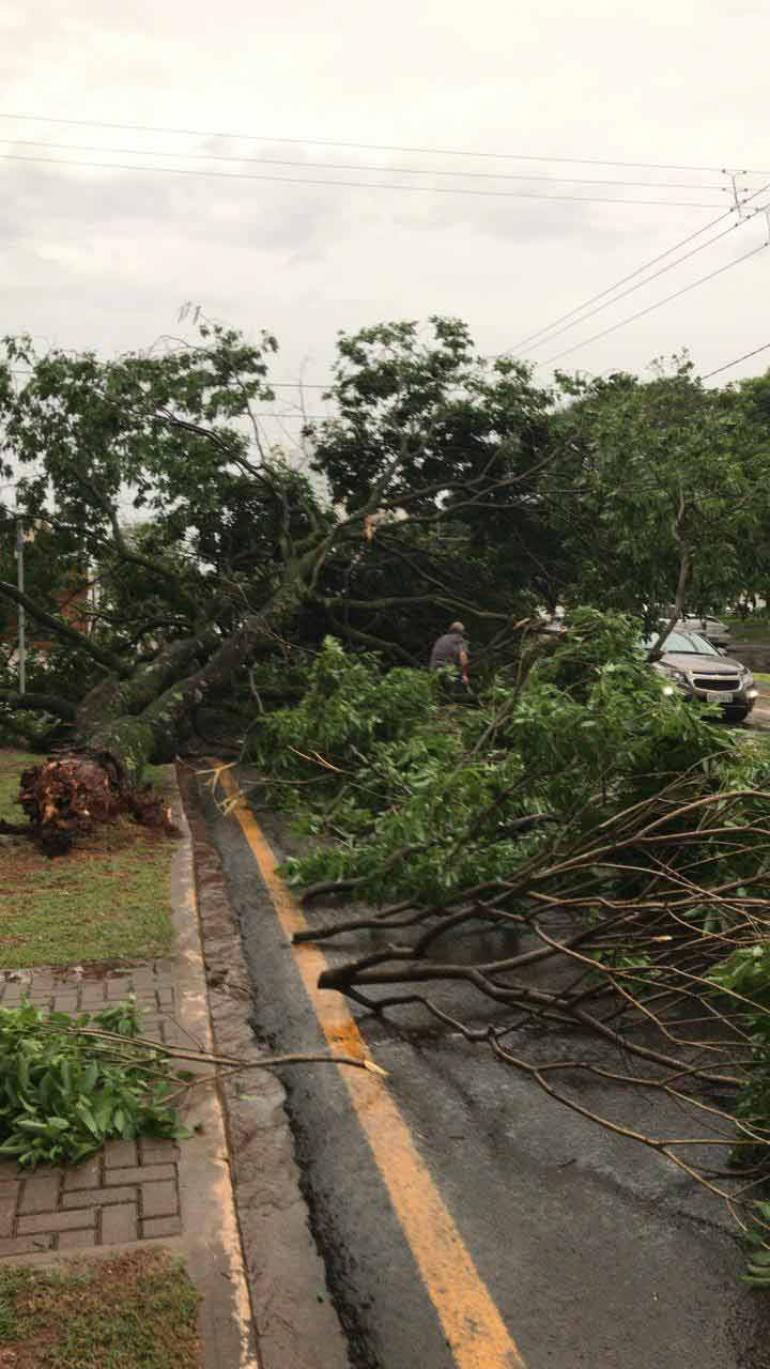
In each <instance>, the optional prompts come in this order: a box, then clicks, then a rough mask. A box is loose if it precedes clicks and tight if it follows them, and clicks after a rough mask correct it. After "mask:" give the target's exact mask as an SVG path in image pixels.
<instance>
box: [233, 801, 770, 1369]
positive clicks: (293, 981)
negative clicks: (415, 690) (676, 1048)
mask: <svg viewBox="0 0 770 1369" xmlns="http://www.w3.org/2000/svg"><path fill="white" fill-rule="evenodd" d="M208 816H209V822H210V830H211V833H212V837H213V840H214V841H215V843H216V845H217V846H218V848H219V851H220V853H221V856H222V859H223V864H224V868H225V872H226V876H227V880H228V885H229V890H230V896H231V899H232V902H233V906H234V908H235V910H236V912H237V914H238V916H239V919H240V921H241V926H242V931H243V939H244V947H245V951H246V956H247V960H248V964H249V967H250V973H251V976H252V983H253V992H254V1009H253V1012H254V1019H253V1020H254V1025H255V1029H256V1031H257V1033H258V1035H259V1036H260V1037H261V1038H262V1039H263V1040H264V1041H265V1042H266V1043H268V1044H269V1045H270V1047H271V1048H273V1049H278V1050H286V1051H297V1050H300V1051H301V1050H317V1049H323V1048H324V1047H325V1045H326V1041H325V1039H324V1037H323V1034H322V1031H321V1027H320V1025H319V1021H318V1017H317V1013H316V1011H315V1010H314V1007H313V1005H312V1003H311V1000H310V998H309V997H308V994H307V992H306V990H305V988H304V986H303V982H302V979H301V976H300V973H299V971H298V967H297V960H296V956H295V954H294V953H293V952H292V950H291V947H290V945H289V944H288V940H287V937H286V935H285V932H284V931H283V930H282V928H281V926H280V923H279V920H278V917H277V915H276V909H275V906H274V901H273V900H271V897H270V896H269V894H268V891H267V889H266V887H265V884H264V882H263V880H262V879H261V878H260V875H259V871H258V868H257V865H256V863H255V859H254V855H253V852H252V851H251V850H250V848H249V845H248V842H247V840H246V839H245V836H244V833H243V831H242V830H241V827H240V826H239V825H238V822H237V821H236V820H235V819H234V818H233V817H232V816H231V817H228V818H225V817H222V816H220V815H218V814H217V813H216V811H215V810H214V809H213V806H211V805H210V806H209V812H208ZM258 820H259V822H260V824H261V825H262V827H263V829H264V830H265V831H266V833H267V835H268V837H269V839H270V841H271V843H272V845H273V847H274V849H276V850H277V851H278V852H279V853H280V850H281V848H282V845H283V832H282V829H281V827H280V825H279V824H278V823H277V822H276V820H275V819H269V818H268V817H266V816H265V815H264V814H259V815H258ZM322 915H323V914H322V910H319V911H318V913H317V914H316V913H314V917H315V916H319V917H320V916H322ZM359 944H360V943H359ZM348 949H350V947H348ZM335 997H336V996H335ZM357 1023H358V1027H359V1028H360V1030H361V1031H362V1032H363V1034H364V1036H365V1038H366V1041H367V1043H368V1045H369V1047H370V1050H371V1054H372V1056H373V1058H374V1059H375V1060H376V1061H377V1062H378V1063H379V1064H380V1065H382V1066H383V1067H384V1068H386V1069H387V1070H388V1071H389V1076H390V1077H389V1079H388V1080H387V1084H386V1085H385V1087H387V1089H388V1090H389V1091H390V1093H391V1094H392V1096H393V1098H394V1100H395V1102H396V1104H397V1107H398V1109H399V1110H400V1113H401V1115H402V1117H403V1118H404V1119H405V1121H406V1124H407V1126H408V1128H409V1132H410V1133H411V1138H412V1140H413V1142H414V1145H415V1147H416V1150H417V1152H418V1154H419V1157H420V1159H421V1160H422V1162H424V1165H425V1168H426V1170H427V1172H428V1174H429V1175H430V1176H431V1179H432V1181H433V1183H434V1184H435V1187H436V1189H437V1191H438V1193H439V1194H440V1196H441V1199H442V1200H443V1203H444V1205H445V1206H446V1208H447V1209H448V1211H449V1213H450V1214H451V1217H452V1218H453V1220H454V1223H455V1224H456V1227H457V1230H458V1232H459V1233H460V1236H461V1238H462V1241H463V1242H464V1245H465V1247H466V1248H467V1250H468V1252H469V1253H470V1256H471V1259H472V1262H473V1265H474V1266H475V1271H476V1273H477V1276H478V1279H479V1281H480V1284H481V1285H482V1286H483V1287H485V1288H486V1290H488V1293H489V1295H490V1297H491V1299H492V1300H493V1302H494V1304H495V1305H496V1307H497V1309H499V1312H500V1315H501V1316H502V1319H503V1321H504V1323H505V1327H506V1328H507V1329H508V1331H509V1333H510V1336H511V1339H512V1342H515V1346H516V1347H518V1352H519V1354H520V1357H521V1358H520V1359H518V1360H517V1359H515V1358H511V1360H510V1361H506V1360H501V1359H500V1358H499V1357H498V1358H495V1359H494V1361H493V1360H492V1359H491V1358H485V1357H484V1355H483V1353H482V1354H481V1357H479V1358H478V1360H476V1359H468V1360H466V1361H465V1362H466V1363H473V1364H474V1365H476V1364H477V1365H478V1369H488V1366H491V1365H492V1363H494V1369H497V1366H498V1365H499V1364H502V1363H507V1362H510V1363H511V1364H512V1365H513V1364H516V1363H518V1364H521V1363H522V1362H523V1364H524V1365H526V1369H578V1367H579V1366H586V1369H639V1367H640V1366H645V1369H690V1366H692V1367H693V1369H770V1299H763V1298H762V1297H761V1296H759V1297H758V1296H757V1295H756V1294H754V1293H752V1292H750V1291H749V1290H747V1289H746V1288H745V1287H744V1286H742V1285H741V1283H740V1277H739V1276H740V1271H741V1255H740V1251H739V1250H738V1248H737V1245H736V1243H735V1240H734V1239H733V1237H732V1235H731V1233H730V1229H729V1226H728V1223H727V1220H726V1218H725V1215H724V1214H723V1212H722V1209H721V1207H720V1206H719V1205H718V1204H717V1203H715V1202H714V1201H713V1200H711V1199H709V1198H707V1197H706V1196H705V1195H702V1194H701V1193H700V1192H696V1191H694V1190H693V1187H692V1185H691V1184H690V1182H689V1180H687V1179H685V1178H683V1177H681V1176H678V1175H677V1174H676V1172H675V1171H674V1170H672V1169H671V1167H670V1166H669V1165H668V1164H667V1163H666V1162H665V1161H662V1160H659V1159H658V1157H656V1156H655V1155H654V1154H652V1153H651V1152H649V1151H646V1150H644V1149H643V1148H641V1147H638V1146H635V1145H633V1144H632V1143H630V1142H628V1141H626V1140H624V1139H623V1138H620V1137H615V1136H612V1135H610V1134H608V1133H607V1132H605V1131H604V1130H602V1129H600V1128H598V1127H596V1126H595V1125H593V1124H592V1123H590V1122H588V1121H587V1120H585V1119H583V1118H581V1117H580V1116H578V1115H576V1114H574V1113H571V1112H569V1111H567V1110H566V1109H565V1108H563V1107H562V1106H560V1105H559V1104H558V1103H556V1102H553V1101H552V1100H550V1099H548V1098H547V1097H545V1096H544V1095H543V1094H542V1093H541V1092H540V1091H539V1090H538V1089H537V1087H536V1086H535V1085H533V1084H531V1083H530V1082H529V1081H527V1080H525V1079H523V1078H522V1077H520V1076H518V1075H516V1074H515V1073H514V1072H513V1071H511V1070H509V1069H507V1068H506V1067H504V1066H502V1065H500V1064H499V1063H497V1062H495V1061H494V1060H493V1059H492V1058H491V1056H489V1055H488V1054H487V1053H486V1052H485V1051H484V1050H483V1049H479V1048H478V1047H474V1046H471V1045H469V1044H467V1043H466V1042H465V1041H464V1040H463V1039H462V1038H461V1037H457V1036H455V1035H452V1034H451V1033H449V1032H444V1031H443V1030H436V1029H434V1028H433V1027H431V1028H430V1029H428V1028H427V1027H426V1024H425V1023H424V1022H423V1020H422V1019H421V1018H417V1017H412V1018H410V1019H409V1020H408V1021H406V1020H405V1019H403V1018H402V1020H401V1023H400V1024H399V1025H396V1024H395V1023H394V1024H393V1025H391V1024H389V1023H387V1022H383V1021H381V1020H378V1019H373V1018H371V1017H370V1016H367V1015H364V1016H359V1017H357ZM356 1073H360V1072H358V1071H356ZM284 1084H285V1086H286V1089H287V1097H288V1108H289V1110H290V1120H291V1125H292V1129H293V1134H294V1137H295V1144H296V1154H297V1159H298V1162H299V1165H300V1167H301V1170H302V1174H303V1178H304V1192H305V1198H306V1201H307V1204H308V1211H309V1219H310V1222H311V1225H312V1228H313V1231H314V1234H315V1238H316V1241H317V1243H318V1245H319V1248H320V1250H321V1252H322V1254H323V1257H324V1260H325V1263H326V1269H327V1277H328V1283H329V1288H330V1290H331V1292H332V1296H333V1298H334V1301H335V1305H336V1308H337V1311H338V1314H339V1317H340V1320H341V1322H342V1324H343V1326H344V1328H345V1331H346V1334H347V1337H348V1342H349V1355H350V1362H351V1365H352V1366H355V1369H454V1366H456V1365H457V1364H458V1362H459V1361H458V1357H457V1355H456V1353H455V1352H453V1351H452V1350H451V1349H450V1348H449V1344H448V1341H447V1336H446V1326H445V1324H444V1322H443V1321H442V1319H441V1317H440V1315H439V1310H440V1306H441V1298H440V1296H437V1295H436V1293H435V1290H432V1289H431V1288H430V1287H428V1281H426V1278H425V1275H424V1261H423V1262H422V1263H421V1260H420V1258H419V1252H418V1253H417V1254H416V1242H415V1240H414V1236H413V1234H412V1237H411V1238H410V1239H409V1240H407V1237H406V1235H405V1230H404V1227H403V1225H402V1223H401V1221H400V1220H399V1218H398V1217H397V1215H396V1206H397V1204H396V1205H394V1201H393V1190H392V1188H391V1190H390V1191H389V1189H388V1185H387V1176H386V1177H385V1178H384V1177H383V1170H382V1166H381V1165H380V1166H378V1165H377V1164H376V1163H375V1160H374V1157H373V1153H372V1147H371V1144H370V1141H369V1140H367V1137H366V1135H365V1131H364V1129H363V1128H362V1125H361V1119H360V1116H359V1115H357V1113H356V1110H355V1108H354V1107H353V1106H352V1104H351V1098H350V1093H349V1090H348V1089H347V1087H346V1084H345V1081H344V1079H343V1077H342V1071H340V1070H337V1069H333V1068H331V1069H330V1068H326V1067H322V1068H318V1067H315V1068H314V1067H312V1066H308V1067H301V1068H296V1069H293V1070H286V1071H284ZM609 1101H610V1105H611V1100H609ZM633 1107H634V1109H635V1111H633V1112H629V1104H628V1101H627V1100H626V1101H624V1108H625V1116H626V1118H627V1119H628V1120H630V1121H631V1122H632V1123H633V1122H634V1121H636V1122H637V1123H638V1124H639V1125H640V1126H642V1128H644V1126H645V1124H646V1123H647V1122H649V1121H650V1117H649V1107H650V1104H649V1100H648V1099H647V1098H646V1096H645V1095H643V1094H641V1093H640V1094H639V1095H638V1097H637V1098H635V1099H634V1102H633ZM656 1120H657V1118H656ZM677 1121H678V1126H676V1122H677ZM672 1124H673V1125H675V1129H676V1130H679V1131H680V1130H681V1118H679V1119H672ZM424 1235H425V1233H423V1236H424ZM427 1237H428V1239H429V1238H430V1232H428V1233H427ZM437 1239H438V1237H437ZM421 1269H422V1272H421ZM446 1294H447V1290H446V1289H445V1290H444V1296H446ZM449 1294H450V1296H451V1289H450V1290H449ZM437 1309H439V1310H437ZM323 1365H324V1358H323V1347H322V1346H319V1347H318V1369H323Z"/></svg>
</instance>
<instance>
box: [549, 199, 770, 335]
mask: <svg viewBox="0 0 770 1369" xmlns="http://www.w3.org/2000/svg"><path fill="white" fill-rule="evenodd" d="M761 212H762V210H761V209H755V210H754V211H753V213H752V214H751V215H750V216H749V217H750V218H753V217H754V215H756V214H760V213H761ZM748 222H749V218H745V219H738V220H736V222H734V223H731V224H730V225H729V227H727V228H724V229H723V230H722V232H721V233H715V235H714V237H713V238H707V239H706V241H705V242H702V243H700V244H699V245H698V246H697V247H691V248H690V251H689V252H684V253H683V254H682V256H681V257H676V258H675V259H674V261H670V262H669V263H668V265H666V266H661V268H660V270H659V271H654V272H653V274H652V275H651V276H645V278H644V280H640V281H637V283H636V285H629V287H628V289H627V290H621V292H620V294H619V295H613V297H612V299H609V300H605V302H604V303H603V304H597V305H596V307H595V308H594V309H590V310H589V312H588V313H587V314H585V313H584V314H581V315H580V318H577V319H573V320H572V322H571V323H565V324H564V325H563V327H561V328H557V329H556V331H555V332H551V333H549V334H548V336H547V337H545V338H543V339H542V340H541V341H540V342H537V343H535V346H536V347H543V346H545V345H546V344H547V343H549V342H554V341H555V340H556V338H557V337H561V335H562V334H563V333H568V332H570V330H571V329H572V328H577V327H579V325H580V324H581V323H587V322H588V320H589V319H590V318H593V317H594V315H595V314H601V313H602V312H603V311H604V310H605V309H611V308H612V307H613V305H615V304H619V303H620V301H621V300H622V299H626V298H627V297H628V296H629V295H633V294H634V293H635V292H636V291H637V290H642V289H643V288H644V286H645V285H650V284H651V283H652V281H654V280H657V279H658V277H659V276H665V274H666V272H667V271H673V270H674V268H675V267H676V266H681V264H682V262H683V261H689V259H690V257H695V256H697V255H698V253H699V252H705V251H706V248H707V247H712V246H713V244H714V243H715V242H719V241H720V240H721V239H722V238H726V237H727V236H728V234H730V233H733V232H734V231H735V229H736V228H740V227H741V226H742V225H743V224H744V223H748Z"/></svg>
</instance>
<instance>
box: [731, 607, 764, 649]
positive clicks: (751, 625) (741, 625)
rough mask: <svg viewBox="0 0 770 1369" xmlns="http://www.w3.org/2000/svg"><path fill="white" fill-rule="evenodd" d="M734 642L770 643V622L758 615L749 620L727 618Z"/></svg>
mask: <svg viewBox="0 0 770 1369" xmlns="http://www.w3.org/2000/svg"><path fill="white" fill-rule="evenodd" d="M724 621H725V622H726V623H727V625H728V626H729V628H730V632H731V633H732V639H733V641H734V642H757V643H759V645H760V646H762V645H764V644H765V643H770V620H768V619H767V618H761V617H759V616H758V615H757V616H756V617H755V616H753V615H752V616H751V617H749V618H725V620H724Z"/></svg>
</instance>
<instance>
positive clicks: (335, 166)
mask: <svg viewBox="0 0 770 1369" xmlns="http://www.w3.org/2000/svg"><path fill="white" fill-rule="evenodd" d="M0 142H5V143H9V144H10V145H11V146H12V147H44V148H54V149H57V150H59V151H66V152H101V153H108V154H109V155H110V156H113V155H114V156H121V157H124V156H125V157H143V156H145V157H146V156H152V157H176V158H177V159H182V160H186V161H190V160H193V161H208V162H236V163H244V162H248V163H251V164H255V165H257V166H295V167H304V168H305V170H307V171H313V170H315V169H318V170H320V171H361V172H363V171H367V172H368V171H373V172H383V171H384V172H386V173H387V174H388V175H392V176H454V177H455V178H457V177H464V178H472V179H474V180H485V181H545V182H547V183H548V184H549V185H550V184H560V183H566V184H569V185H617V186H621V187H625V188H627V189H628V188H631V189H647V190H691V191H695V190H698V191H700V190H703V191H715V192H719V193H722V194H729V193H730V187H729V186H727V185H724V184H721V185H692V184H690V183H688V182H687V181H621V180H617V179H615V178H613V179H611V180H608V179H606V178H605V179H596V178H595V177H594V178H588V179H586V178H585V177H581V176H535V175H524V174H523V173H522V172H510V171H448V170H446V169H445V168H443V167H440V168H437V167H429V166H422V167H420V166H366V165H362V164H361V163H360V162H308V161H303V160H298V159H296V158H286V157H234V156H230V155H229V154H224V153H220V152H165V151H162V150H161V149H159V148H154V147H104V146H103V145H102V144H99V143H58V142H51V141H50V140H48V139H40V138H0Z"/></svg>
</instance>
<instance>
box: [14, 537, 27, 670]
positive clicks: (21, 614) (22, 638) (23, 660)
mask: <svg viewBox="0 0 770 1369" xmlns="http://www.w3.org/2000/svg"><path fill="white" fill-rule="evenodd" d="M16 583H17V585H18V589H19V594H23V593H24V524H23V522H22V520H21V519H20V518H17V519H16ZM18 624H19V693H20V694H26V692H27V614H26V611H25V609H24V607H23V605H22V604H19V611H18Z"/></svg>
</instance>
